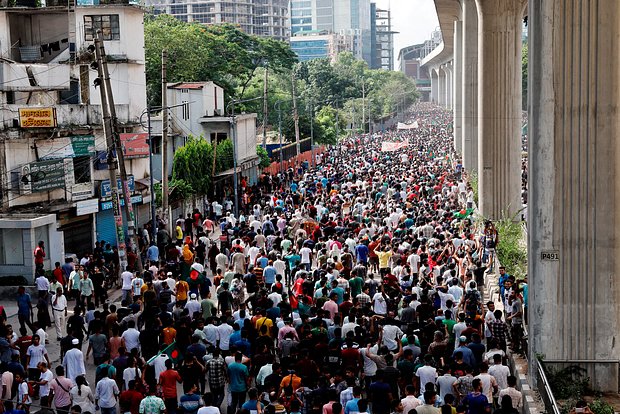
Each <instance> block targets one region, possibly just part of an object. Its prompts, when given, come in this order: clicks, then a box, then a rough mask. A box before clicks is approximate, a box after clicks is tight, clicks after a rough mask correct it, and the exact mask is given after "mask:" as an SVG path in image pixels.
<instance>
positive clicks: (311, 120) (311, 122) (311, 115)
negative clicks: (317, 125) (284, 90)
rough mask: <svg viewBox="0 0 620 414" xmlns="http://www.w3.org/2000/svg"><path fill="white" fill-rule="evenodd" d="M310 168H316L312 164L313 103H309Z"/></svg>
mask: <svg viewBox="0 0 620 414" xmlns="http://www.w3.org/2000/svg"><path fill="white" fill-rule="evenodd" d="M310 156H311V157H312V159H311V160H310V166H311V167H312V168H314V167H316V165H315V163H314V102H312V101H311V102H310Z"/></svg>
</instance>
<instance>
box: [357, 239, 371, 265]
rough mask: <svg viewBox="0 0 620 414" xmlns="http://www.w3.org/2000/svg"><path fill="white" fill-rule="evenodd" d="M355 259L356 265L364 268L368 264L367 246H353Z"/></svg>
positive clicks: (361, 244) (362, 244)
mask: <svg viewBox="0 0 620 414" xmlns="http://www.w3.org/2000/svg"><path fill="white" fill-rule="evenodd" d="M355 257H356V259H357V263H359V264H362V265H364V266H366V264H367V263H368V246H366V245H365V244H364V243H360V244H358V245H357V246H355Z"/></svg>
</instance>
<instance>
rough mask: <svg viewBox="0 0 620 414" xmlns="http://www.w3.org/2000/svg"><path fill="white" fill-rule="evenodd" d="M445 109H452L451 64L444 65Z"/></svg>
mask: <svg viewBox="0 0 620 414" xmlns="http://www.w3.org/2000/svg"><path fill="white" fill-rule="evenodd" d="M445 68H446V109H452V88H453V86H454V85H453V84H452V82H453V81H452V78H453V73H454V71H453V67H452V62H448V63H446V66H445Z"/></svg>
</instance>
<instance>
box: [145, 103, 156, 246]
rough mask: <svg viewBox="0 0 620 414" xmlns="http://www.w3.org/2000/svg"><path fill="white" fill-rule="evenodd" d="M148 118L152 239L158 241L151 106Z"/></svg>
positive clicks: (148, 110) (147, 114)
mask: <svg viewBox="0 0 620 414" xmlns="http://www.w3.org/2000/svg"><path fill="white" fill-rule="evenodd" d="M146 119H147V121H146V122H147V125H148V127H147V128H148V131H149V151H150V154H149V169H150V171H151V174H150V177H149V178H150V181H151V183H150V184H151V240H153V241H157V220H156V217H157V212H156V204H155V201H156V197H155V182H154V177H153V136H152V135H151V133H152V129H151V108H146Z"/></svg>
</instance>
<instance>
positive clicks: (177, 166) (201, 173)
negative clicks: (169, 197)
mask: <svg viewBox="0 0 620 414" xmlns="http://www.w3.org/2000/svg"><path fill="white" fill-rule="evenodd" d="M232 166H233V147H232V141H231V140H230V139H226V140H224V141H222V142H220V143H219V144H218V145H217V148H216V159H215V173H216V174H217V173H219V172H222V171H226V170H228V169H230V168H232ZM212 172H213V145H211V144H210V143H209V142H207V140H205V139H204V138H203V137H192V136H190V137H189V138H188V140H187V142H186V143H185V145H183V146H182V147H180V148H178V149H177V150H176V151H175V152H174V158H173V162H172V180H171V182H170V188H172V187H175V188H177V190H176V193H177V196H178V198H179V199H180V198H186V197H189V196H191V195H194V194H199V195H203V194H209V192H210V191H211V189H212V182H213V176H212Z"/></svg>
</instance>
